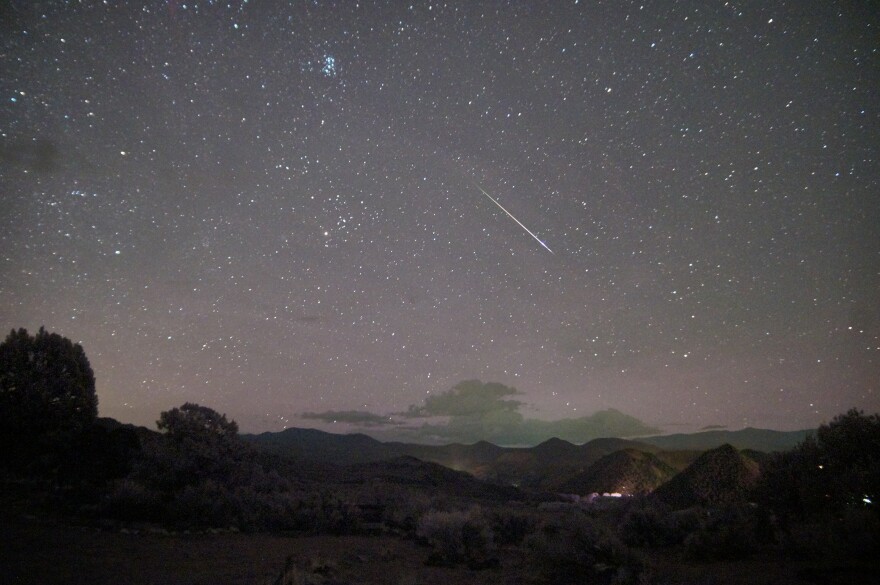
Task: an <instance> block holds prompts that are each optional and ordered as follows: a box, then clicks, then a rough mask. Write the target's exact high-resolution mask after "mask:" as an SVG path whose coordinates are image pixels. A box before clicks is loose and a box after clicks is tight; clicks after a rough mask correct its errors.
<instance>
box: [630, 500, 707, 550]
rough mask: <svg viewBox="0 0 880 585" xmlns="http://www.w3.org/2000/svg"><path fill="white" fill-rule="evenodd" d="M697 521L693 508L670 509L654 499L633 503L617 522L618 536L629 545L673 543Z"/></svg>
mask: <svg viewBox="0 0 880 585" xmlns="http://www.w3.org/2000/svg"><path fill="white" fill-rule="evenodd" d="M699 525H700V519H699V515H698V514H697V513H696V512H695V511H693V510H683V511H673V510H672V509H670V508H669V507H668V506H666V505H665V504H663V503H662V502H659V501H657V500H644V501H642V502H640V503H638V504H636V505H634V506H633V507H632V508H630V510H629V511H628V512H627V513H626V515H625V516H624V517H623V520H622V521H621V524H620V538H621V539H622V540H623V541H624V542H625V543H626V544H628V545H630V546H647V547H664V546H675V545H679V544H681V543H682V542H684V540H685V538H687V536H688V535H689V534H690V533H692V532H693V531H694V530H696V529H697V528H698V527H699Z"/></svg>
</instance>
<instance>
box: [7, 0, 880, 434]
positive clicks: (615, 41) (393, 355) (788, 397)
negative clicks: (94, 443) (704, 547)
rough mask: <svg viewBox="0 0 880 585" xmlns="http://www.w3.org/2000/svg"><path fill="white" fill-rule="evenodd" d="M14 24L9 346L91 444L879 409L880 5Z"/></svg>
mask: <svg viewBox="0 0 880 585" xmlns="http://www.w3.org/2000/svg"><path fill="white" fill-rule="evenodd" d="M3 6H4V7H3V8H2V14H0V39H2V48H0V70H2V71H3V74H2V75H0V141H2V142H0V145H2V146H0V148H2V150H0V157H2V158H0V165H2V166H0V189H2V207H0V250H2V252H0V324H6V329H7V330H8V329H10V328H13V327H16V328H17V327H27V328H29V329H33V330H35V329H37V328H38V327H39V326H40V325H45V326H46V328H47V329H49V330H52V331H57V332H59V333H61V334H63V335H66V336H68V337H70V338H71V339H74V340H76V341H79V342H81V343H82V344H83V346H84V349H85V350H86V353H87V355H88V356H89V358H90V360H91V362H92V366H93V368H94V369H95V371H96V375H97V377H98V394H99V399H100V410H101V414H102V415H106V416H114V417H117V418H119V419H121V420H125V421H131V422H136V423H140V424H152V421H154V420H155V419H156V417H157V416H158V413H159V412H160V411H161V410H165V409H167V408H169V407H172V406H176V405H179V404H181V403H183V402H186V401H194V402H199V403H202V404H206V405H208V406H211V407H213V408H215V409H217V410H218V411H223V412H226V413H228V414H229V415H230V416H231V417H232V418H234V419H236V420H237V421H239V423H240V425H241V426H242V428H243V429H244V430H250V431H259V430H277V429H280V428H282V427H284V426H295V425H297V424H302V420H301V419H300V418H298V417H297V415H298V414H299V413H304V412H309V413H315V412H322V411H358V412H360V411H363V412H371V413H384V414H387V413H393V412H401V411H404V410H405V409H407V408H408V407H409V406H411V405H418V404H420V403H421V402H422V401H424V400H425V398H426V396H428V395H430V394H437V393H440V392H443V391H445V390H447V389H449V388H450V387H452V386H453V385H454V384H456V383H457V382H459V381H461V380H465V379H473V378H479V379H483V380H487V381H489V380H491V381H496V382H501V383H503V384H507V385H510V386H515V387H516V388H517V389H519V390H520V392H521V394H522V402H523V403H524V404H525V405H526V408H527V409H529V411H530V413H531V415H532V416H535V417H538V418H544V419H554V418H560V417H567V416H572V415H573V413H583V414H587V413H590V412H593V411H595V410H599V409H603V408H616V409H619V410H622V411H624V412H626V413H628V414H631V415H633V416H636V417H638V418H640V419H642V420H645V421H648V422H649V423H651V424H656V425H660V426H663V425H668V426H669V428H671V426H672V425H685V426H687V427H691V428H698V427H701V426H703V425H709V424H722V425H728V426H731V427H741V426H744V425H750V426H763V427H773V428H781V429H790V428H803V427H808V426H815V425H817V424H818V423H820V422H822V421H823V420H827V419H830V418H831V417H833V416H834V415H836V414H838V413H840V412H843V411H844V410H846V409H848V408H850V407H853V406H855V407H859V408H863V409H866V410H870V411H877V410H880V395H878V386H877V384H878V380H880V303H878V299H880V294H878V293H880V237H878V226H880V199H878V193H880V165H878V147H880V145H878V136H880V115H878V109H877V106H878V104H880V98H878V90H880V83H878V82H880V79H878V72H880V32H878V25H880V19H878V18H877V14H876V13H875V12H874V11H873V10H872V9H871V7H870V6H869V5H868V4H864V5H862V4H840V3H829V2H820V1H818V0H815V1H814V0H810V1H808V2H805V3H804V2H799V3H783V2H765V3H746V4H740V3H731V2H724V3H722V2H717V3H708V4H707V3H705V2H697V1H686V0H677V1H676V2H651V1H645V2H635V3H630V2H607V3H606V2H592V1H580V2H578V1H573V0H569V1H565V2H563V1H559V2H537V1H534V2H531V1H523V2H465V1H463V2H447V3H439V2H412V3H406V2H396V1H388V2H342V1H340V2H317V1H314V2H311V1H309V2H307V1H297V2H248V1H247V0H234V1H226V2H221V1H219V0H217V1H209V0H191V1H186V0H178V1H171V0H169V1H167V2H111V1H109V0H105V1H103V2H102V1H97V0H95V1H88V0H83V1H78V2H74V1H67V2H56V1H53V2H49V1H33V2H19V1H15V0H13V1H12V2H7V3H4V5H3ZM481 190H485V192H486V193H488V194H490V195H491V197H492V198H494V199H496V200H497V201H498V202H499V203H500V204H501V205H503V206H504V208H505V209H507V210H509V211H510V213H511V214H512V215H513V216H515V217H516V218H517V220H519V221H521V222H522V224H523V225H525V226H528V229H529V230H531V231H532V232H534V233H535V234H536V236H537V238H540V240H541V241H542V242H545V243H546V245H547V246H549V248H551V249H552V250H553V253H552V254H551V253H550V252H548V250H546V249H544V248H542V247H541V245H540V244H539V243H538V242H536V241H535V239H533V238H531V237H529V234H528V233H526V232H525V231H523V230H522V229H521V228H520V227H519V226H518V225H517V224H516V223H514V222H513V221H511V218H509V217H507V216H506V215H505V214H504V213H503V212H502V211H501V210H500V209H499V208H498V207H496V206H495V205H493V204H492V202H491V201H489V200H488V199H487V198H486V197H485V196H484V195H483V193H481Z"/></svg>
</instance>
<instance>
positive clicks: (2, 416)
mask: <svg viewBox="0 0 880 585" xmlns="http://www.w3.org/2000/svg"><path fill="white" fill-rule="evenodd" d="M97 415H98V397H97V395H96V394H95V375H94V373H93V372H92V368H91V366H90V365H89V360H88V359H87V358H86V354H85V352H84V351H83V349H82V347H81V346H80V345H79V344H75V343H73V342H71V341H70V340H69V339H67V338H65V337H62V336H60V335H58V334H57V333H47V332H46V330H45V329H43V328H42V327H41V328H40V331H39V332H38V333H37V334H36V336H31V335H29V334H28V332H27V330H26V329H19V330H18V331H15V330H13V331H11V332H10V333H9V335H8V336H7V337H6V340H5V341H4V342H3V343H2V344H0V441H2V448H4V449H6V450H9V451H7V454H9V453H16V454H18V455H19V457H21V456H25V457H27V456H31V455H33V454H36V453H39V452H41V451H45V450H46V449H47V448H54V447H57V446H63V445H65V444H66V443H67V442H69V441H70V440H71V439H73V438H74V437H77V436H78V435H79V434H80V433H81V432H82V431H83V430H84V429H86V428H87V427H89V426H91V425H92V424H93V423H94V421H95V419H96V418H97Z"/></svg>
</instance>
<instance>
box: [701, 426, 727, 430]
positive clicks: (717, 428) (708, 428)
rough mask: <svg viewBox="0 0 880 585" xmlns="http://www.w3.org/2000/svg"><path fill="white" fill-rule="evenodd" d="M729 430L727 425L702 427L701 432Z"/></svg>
mask: <svg viewBox="0 0 880 585" xmlns="http://www.w3.org/2000/svg"><path fill="white" fill-rule="evenodd" d="M726 428H727V425H706V426H704V427H701V428H700V430H701V431H721V430H724V429H726Z"/></svg>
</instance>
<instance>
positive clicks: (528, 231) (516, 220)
mask: <svg viewBox="0 0 880 585" xmlns="http://www.w3.org/2000/svg"><path fill="white" fill-rule="evenodd" d="M474 186H475V187H476V188H477V189H479V190H480V191H482V192H483V195H485V196H486V197H488V198H489V200H490V201H491V202H492V203H494V204H495V205H497V206H498V208H499V209H501V211H503V212H504V213H506V214H507V215H508V216H509V217H510V219H512V220H513V221H515V222H516V223H517V225H518V226H519V227H521V228H522V229H524V230H526V233H528V234H529V235H530V236H532V237H533V238H535V241H536V242H538V243H539V244H541V245H542V246H544V249H545V250H547V251H548V252H550V253H551V254H553V255H554V256H555V255H556V253H555V252H554V251H553V250H551V249H550V248H549V247H548V246H547V244H545V243H544V242H542V241H541V239H540V238H539V237H538V236H536V235H535V234H533V233H532V230H530V229H529V228H527V227H526V226H524V225H523V224H522V222H521V221H520V220H518V219H517V218H515V217H513V214H512V213H510V212H509V211H507V210H506V209H504V206H503V205H501V204H500V203H498V202H497V201H495V198H494V197H492V196H491V195H489V194H488V193H486V190H485V189H483V188H482V187H480V186H479V185H477V184H476V183H474Z"/></svg>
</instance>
